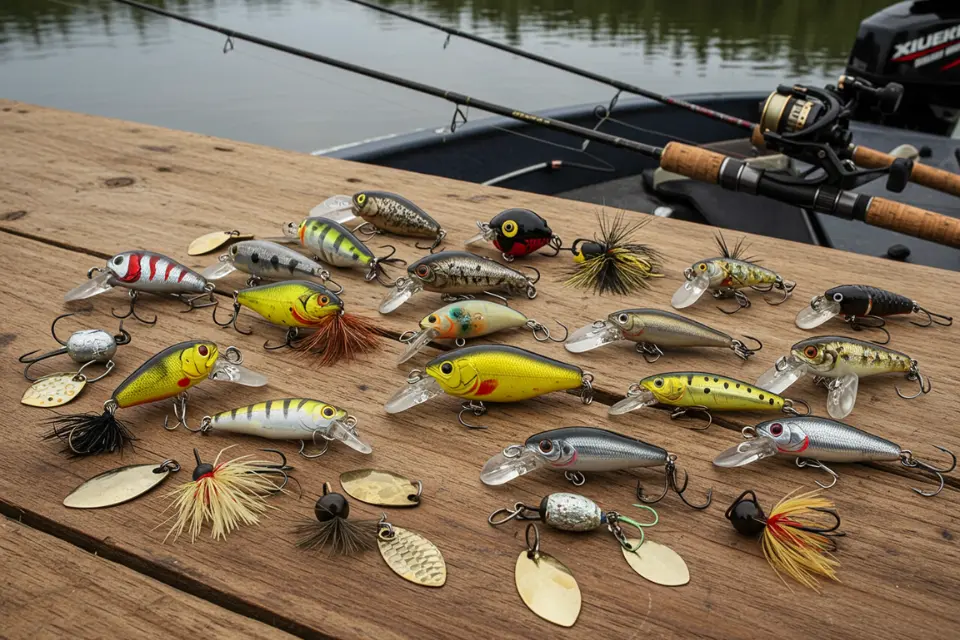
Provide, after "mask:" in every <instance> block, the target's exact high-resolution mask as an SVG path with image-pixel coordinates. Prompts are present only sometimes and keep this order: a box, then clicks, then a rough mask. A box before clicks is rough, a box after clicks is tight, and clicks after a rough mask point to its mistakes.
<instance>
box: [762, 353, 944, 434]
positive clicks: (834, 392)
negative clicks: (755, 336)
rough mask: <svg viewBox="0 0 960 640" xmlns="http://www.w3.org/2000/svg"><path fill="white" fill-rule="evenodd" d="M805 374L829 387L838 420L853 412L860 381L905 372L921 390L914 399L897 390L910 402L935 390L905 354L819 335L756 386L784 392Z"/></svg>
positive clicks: (832, 409) (830, 405)
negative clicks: (880, 375) (810, 374)
mask: <svg viewBox="0 0 960 640" xmlns="http://www.w3.org/2000/svg"><path fill="white" fill-rule="evenodd" d="M806 373H813V374H814V375H815V376H816V378H815V379H814V380H815V381H816V382H817V383H819V384H823V385H824V386H826V388H827V390H828V394H827V412H828V413H829V414H830V416H831V417H833V418H836V419H837V420H842V419H843V418H845V417H847V416H848V415H850V412H852V411H853V406H854V404H855V403H856V401H857V388H858V387H859V381H860V378H863V377H866V376H874V375H879V374H884V373H905V374H906V378H907V380H910V381H911V382H914V381H915V382H917V383H918V384H919V385H920V390H919V391H918V392H917V393H915V394H914V395H912V396H907V395H904V394H903V392H901V391H900V387H895V389H896V391H897V395H898V396H900V397H901V398H904V399H907V400H912V399H913V398H918V397H920V396H921V395H924V394H927V393H930V389H931V388H932V386H931V383H930V378H927V377H924V376H923V375H922V374H921V373H920V365H919V364H918V363H917V361H916V360H914V359H913V358H911V357H910V356H908V355H906V354H905V353H900V352H899V351H894V350H893V349H888V348H886V347H883V346H880V345H877V344H875V343H873V342H864V341H862V340H854V339H853V338H843V337H839V336H818V337H815V338H809V339H807V340H801V341H800V342H798V343H796V344H795V345H793V346H792V347H790V355H789V356H782V357H781V358H780V359H778V360H777V362H776V363H775V364H774V365H773V366H772V367H771V368H770V369H768V370H767V371H766V372H764V374H763V375H761V376H760V377H759V378H758V379H757V386H758V387H762V388H764V389H768V390H770V391H772V392H774V393H782V392H783V391H784V390H785V389H787V388H788V387H789V386H790V385H792V384H793V383H794V382H796V381H797V380H799V379H800V378H801V377H803V376H804V375H805V374H806ZM827 380H829V382H827Z"/></svg>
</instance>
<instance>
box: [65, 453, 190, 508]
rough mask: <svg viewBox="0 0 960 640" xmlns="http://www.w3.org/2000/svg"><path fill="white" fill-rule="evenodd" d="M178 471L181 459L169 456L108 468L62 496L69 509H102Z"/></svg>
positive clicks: (142, 492)
mask: <svg viewBox="0 0 960 640" xmlns="http://www.w3.org/2000/svg"><path fill="white" fill-rule="evenodd" d="M178 471H180V463H179V462H177V461H176V460H174V459H172V458H168V459H166V460H164V461H163V462H161V463H160V464H132V465H127V466H125V467H118V468H116V469H110V470H109V471H104V472H103V473H100V474H97V475H95V476H94V477H92V478H90V479H89V480H86V481H84V482H83V483H82V484H81V485H80V486H79V487H77V488H76V489H74V490H73V491H71V492H70V494H69V495H68V496H67V497H66V498H64V499H63V506H65V507H69V508H71V509H101V508H103V507H112V506H115V505H118V504H123V503H124V502H129V501H131V500H134V499H136V498H139V497H140V496H142V495H144V494H145V493H148V492H150V491H152V490H153V489H154V487H156V486H157V485H159V484H161V483H162V482H163V481H164V480H166V479H167V477H168V476H169V475H170V474H171V473H176V472H178Z"/></svg>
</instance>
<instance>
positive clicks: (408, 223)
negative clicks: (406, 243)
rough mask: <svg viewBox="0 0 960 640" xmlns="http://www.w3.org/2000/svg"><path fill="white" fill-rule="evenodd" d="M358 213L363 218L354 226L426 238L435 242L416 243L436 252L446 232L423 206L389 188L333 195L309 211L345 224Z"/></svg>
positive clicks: (368, 231) (364, 231)
mask: <svg viewBox="0 0 960 640" xmlns="http://www.w3.org/2000/svg"><path fill="white" fill-rule="evenodd" d="M354 216H356V217H358V218H360V219H362V220H363V221H364V222H363V224H361V225H360V226H359V227H357V228H356V229H354V231H356V232H358V233H362V234H364V235H369V236H372V235H374V234H376V233H380V232H386V233H392V234H394V235H398V236H407V237H411V238H426V239H428V240H432V241H433V243H432V244H431V245H428V246H426V247H421V246H420V245H419V244H417V245H416V247H417V248H418V249H424V250H428V251H430V253H433V252H434V250H435V249H436V248H437V247H438V246H440V243H441V242H443V239H444V238H445V237H446V235H447V232H446V231H444V230H443V229H442V228H441V227H440V223H439V222H437V221H436V220H434V219H433V218H432V217H430V215H429V214H428V213H427V212H426V211H424V210H423V209H422V208H420V207H419V206H417V205H416V204H414V203H413V202H411V201H410V200H408V199H406V198H404V197H403V196H400V195H397V194H396V193H389V192H387V191H359V192H357V193H355V194H353V197H351V196H343V195H340V196H333V197H331V198H327V199H326V200H325V201H323V202H322V203H321V204H319V205H317V206H316V207H314V208H313V209H312V210H311V211H310V217H311V218H315V217H324V218H330V219H332V220H334V221H335V222H339V223H340V224H344V223H346V222H349V221H350V220H352V219H353V217H354Z"/></svg>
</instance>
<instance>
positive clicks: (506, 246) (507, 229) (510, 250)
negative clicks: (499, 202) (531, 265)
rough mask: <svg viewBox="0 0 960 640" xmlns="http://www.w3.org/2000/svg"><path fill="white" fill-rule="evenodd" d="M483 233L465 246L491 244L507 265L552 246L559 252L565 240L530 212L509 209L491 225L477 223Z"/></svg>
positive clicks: (492, 219)
mask: <svg viewBox="0 0 960 640" xmlns="http://www.w3.org/2000/svg"><path fill="white" fill-rule="evenodd" d="M477 228H479V229H480V233H478V234H477V235H475V236H473V237H472V238H470V239H468V240H467V241H466V242H464V243H463V244H464V246H467V247H469V246H470V245H474V244H480V243H481V242H492V243H493V246H495V247H496V248H497V251H499V252H500V255H501V256H502V257H503V259H504V260H506V261H507V262H512V261H513V260H514V258H522V257H523V256H526V255H530V254H531V253H533V252H535V251H538V250H539V249H542V248H543V247H546V246H550V247H551V248H552V249H553V250H554V252H553V253H552V254H550V255H551V256H555V255H558V254H559V253H560V247H561V246H563V241H562V240H561V239H560V236H558V235H557V234H555V233H554V232H553V230H552V229H551V228H550V225H548V224H547V221H546V220H544V219H543V218H541V217H540V216H539V215H537V214H536V213H534V212H533V211H531V210H530V209H506V210H505V211H501V212H500V213H498V214H497V215H495V216H493V218H491V220H490V222H477Z"/></svg>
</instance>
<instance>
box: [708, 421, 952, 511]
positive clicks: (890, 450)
mask: <svg viewBox="0 0 960 640" xmlns="http://www.w3.org/2000/svg"><path fill="white" fill-rule="evenodd" d="M743 437H744V438H746V441H745V442H741V443H740V444H738V445H736V446H734V447H731V448H729V449H727V450H726V451H724V452H722V453H721V454H720V455H718V456H717V457H716V459H714V461H713V464H715V465H717V466H718V467H742V466H744V465H747V464H750V463H753V462H756V461H757V460H762V459H763V458H769V457H770V456H775V455H783V456H793V457H795V458H796V464H797V466H798V467H816V468H818V469H822V470H823V471H825V472H827V473H829V474H830V476H831V477H832V480H833V481H832V482H831V483H830V484H829V485H825V484H823V483H821V482H819V481H818V482H817V484H818V485H820V486H821V487H823V488H824V489H829V488H830V487H832V486H833V485H834V484H836V483H837V480H838V479H839V476H838V475H837V473H836V472H835V471H833V470H832V469H830V468H829V467H827V466H826V465H825V464H824V463H825V462H895V461H899V462H900V464H902V465H903V466H905V467H909V468H915V469H921V470H923V471H926V472H928V473H931V474H933V475H934V476H936V477H937V479H938V480H939V483H940V486H939V487H938V488H937V490H936V491H922V490H920V489H914V491H915V492H917V493H919V494H920V495H922V496H925V497H932V496H935V495H937V494H938V493H940V492H941V491H942V490H943V485H944V480H943V474H945V473H950V472H951V471H953V470H954V469H955V468H956V466H957V457H956V456H955V455H954V454H953V453H952V452H951V451H950V450H948V449H945V448H943V447H941V446H939V445H934V446H935V447H936V448H937V449H939V450H940V451H943V452H944V453H946V454H948V455H949V456H950V457H951V458H952V459H953V461H952V463H951V464H950V466H949V467H947V468H945V469H941V468H938V467H934V466H932V465H930V464H929V463H926V462H923V461H921V460H918V459H917V458H916V457H914V455H913V453H912V452H911V451H910V450H909V449H904V448H903V447H901V446H900V445H898V444H895V443H893V442H891V441H889V440H886V439H884V438H881V437H879V436H875V435H873V434H871V433H867V432H866V431H862V430H860V429H857V428H856V427H851V426H850V425H848V424H844V423H842V422H837V421H836V420H830V419H829V418H818V417H814V416H798V417H793V418H782V419H779V420H769V421H767V422H761V423H760V424H758V425H757V426H755V427H744V429H743Z"/></svg>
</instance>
